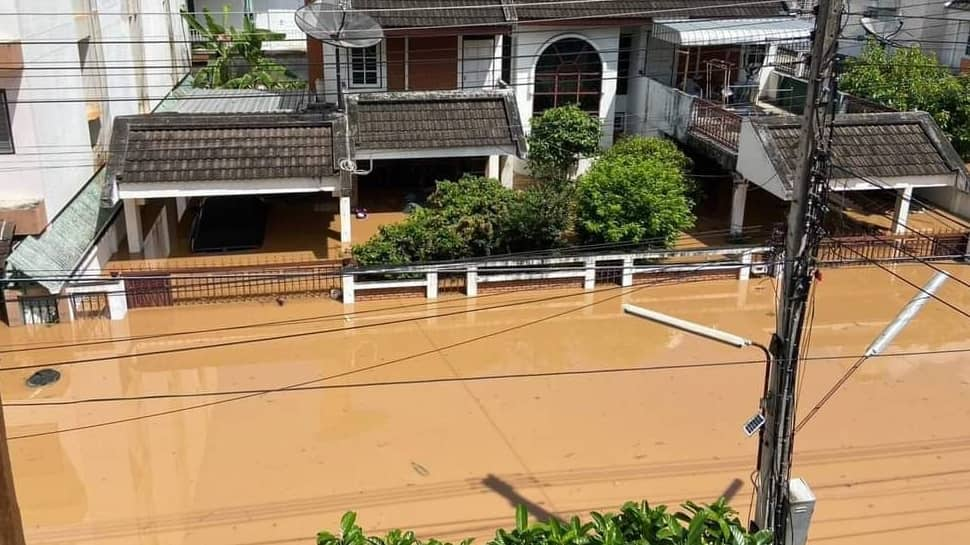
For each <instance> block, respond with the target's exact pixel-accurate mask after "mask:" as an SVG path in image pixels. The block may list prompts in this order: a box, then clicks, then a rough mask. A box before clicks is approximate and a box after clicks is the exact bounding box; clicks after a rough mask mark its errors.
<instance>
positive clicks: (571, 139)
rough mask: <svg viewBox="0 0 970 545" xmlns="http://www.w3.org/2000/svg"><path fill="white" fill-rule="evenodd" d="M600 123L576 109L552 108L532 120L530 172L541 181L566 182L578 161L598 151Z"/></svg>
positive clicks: (576, 107) (571, 107)
mask: <svg viewBox="0 0 970 545" xmlns="http://www.w3.org/2000/svg"><path fill="white" fill-rule="evenodd" d="M600 132H601V131H600V123H599V120H598V119H597V118H595V117H592V116H590V115H589V114H588V113H586V112H584V111H583V110H581V109H579V107H578V106H560V107H558V108H551V109H549V110H546V111H544V112H542V113H541V114H539V115H538V116H536V117H533V118H532V129H531V131H530V133H529V170H530V172H531V173H532V176H533V177H534V178H536V179H537V180H540V181H549V180H565V179H566V178H568V176H569V173H570V172H572V171H573V169H575V167H576V164H577V162H578V161H579V158H580V157H583V156H591V155H593V154H595V153H596V152H597V151H599V145H600Z"/></svg>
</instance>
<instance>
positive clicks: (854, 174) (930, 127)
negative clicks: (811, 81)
mask: <svg viewBox="0 0 970 545" xmlns="http://www.w3.org/2000/svg"><path fill="white" fill-rule="evenodd" d="M799 135H800V127H799V118H798V117H795V116H779V117H769V118H749V119H745V120H744V121H743V122H742V124H741V134H740V143H739V150H738V162H737V172H738V174H740V175H741V176H743V177H744V178H746V179H747V180H749V181H751V182H753V183H755V184H757V185H758V186H760V187H762V188H763V189H765V190H766V191H768V192H770V193H772V194H773V195H775V196H776V197H778V198H781V199H784V200H791V198H792V188H793V186H794V179H795V176H796V175H797V167H798V162H799V161H798V140H799ZM832 167H833V175H832V180H831V181H830V184H829V185H830V187H831V189H832V190H833V191H865V190H876V189H905V188H910V187H911V188H915V189H919V188H930V187H958V188H961V189H964V190H965V189H966V188H967V183H968V175H967V170H966V168H965V166H964V164H963V162H962V160H961V159H960V156H959V155H958V154H957V152H956V150H954V149H953V146H952V145H951V144H950V142H949V140H948V139H947V138H946V136H945V135H944V134H943V132H942V131H941V130H940V128H939V126H938V125H937V124H936V123H935V122H934V121H933V118H932V117H930V115H929V114H927V113H925V112H884V113H870V114H844V115H839V116H836V118H835V124H834V126H833V137H832Z"/></svg>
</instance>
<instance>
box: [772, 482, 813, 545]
mask: <svg viewBox="0 0 970 545" xmlns="http://www.w3.org/2000/svg"><path fill="white" fill-rule="evenodd" d="M813 513H815V493H814V492H812V489H811V488H809V486H808V483H806V482H805V481H803V480H801V479H792V480H791V481H789V482H788V520H789V521H791V522H790V524H789V526H788V532H787V533H786V535H785V542H784V545H805V542H807V541H808V527H809V525H810V524H811V522H812V514H813ZM779 545H780V544H779Z"/></svg>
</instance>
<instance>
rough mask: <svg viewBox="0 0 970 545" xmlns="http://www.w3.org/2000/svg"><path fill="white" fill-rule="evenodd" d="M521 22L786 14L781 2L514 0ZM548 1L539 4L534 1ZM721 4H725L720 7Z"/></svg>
mask: <svg viewBox="0 0 970 545" xmlns="http://www.w3.org/2000/svg"><path fill="white" fill-rule="evenodd" d="M513 1H514V3H516V4H523V5H521V6H516V8H515V13H516V15H517V16H518V19H519V20H520V21H528V20H535V19H558V18H563V17H603V18H615V19H620V18H627V17H637V18H643V19H669V18H677V17H690V18H702V17H772V16H777V15H781V14H783V13H785V7H784V4H783V2H771V3H757V4H755V3H751V4H749V5H742V4H748V3H746V2H732V1H729V0H612V1H606V2H590V3H574V4H563V3H562V2H561V0H513ZM541 3H545V4H549V6H548V7H547V6H541V5H535V4H541ZM719 6H724V7H719Z"/></svg>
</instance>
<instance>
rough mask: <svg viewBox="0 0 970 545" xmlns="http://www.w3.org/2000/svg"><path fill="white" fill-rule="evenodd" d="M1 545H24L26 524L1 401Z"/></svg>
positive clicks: (0, 401)
mask: <svg viewBox="0 0 970 545" xmlns="http://www.w3.org/2000/svg"><path fill="white" fill-rule="evenodd" d="M0 545H24V523H23V521H22V520H21V519H20V508H19V507H18V506H17V494H16V492H15V491H14V489H13V472H12V471H11V469H10V451H9V450H8V449H7V427H6V424H5V423H4V421H3V400H2V399H0Z"/></svg>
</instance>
